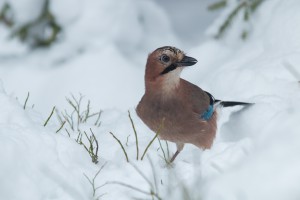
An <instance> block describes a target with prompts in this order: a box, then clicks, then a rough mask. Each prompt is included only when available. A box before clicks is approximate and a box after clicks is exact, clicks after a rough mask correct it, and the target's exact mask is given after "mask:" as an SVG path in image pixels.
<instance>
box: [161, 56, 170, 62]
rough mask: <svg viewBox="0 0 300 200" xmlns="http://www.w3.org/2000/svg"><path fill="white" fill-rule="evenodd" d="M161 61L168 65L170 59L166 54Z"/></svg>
mask: <svg viewBox="0 0 300 200" xmlns="http://www.w3.org/2000/svg"><path fill="white" fill-rule="evenodd" d="M160 60H161V61H163V62H165V63H167V62H169V61H170V57H169V56H167V55H165V54H163V55H162V56H161V57H160Z"/></svg>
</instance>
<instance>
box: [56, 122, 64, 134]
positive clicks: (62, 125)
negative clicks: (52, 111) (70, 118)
mask: <svg viewBox="0 0 300 200" xmlns="http://www.w3.org/2000/svg"><path fill="white" fill-rule="evenodd" d="M65 124H66V121H63V123H62V124H61V126H60V127H59V128H58V129H57V131H55V133H58V132H59V131H60V130H61V129H62V128H63V127H64V125H65Z"/></svg>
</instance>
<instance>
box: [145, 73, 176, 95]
mask: <svg viewBox="0 0 300 200" xmlns="http://www.w3.org/2000/svg"><path fill="white" fill-rule="evenodd" d="M179 85H180V78H179V76H174V77H168V78H162V79H160V80H156V81H154V82H147V81H146V94H148V95H150V96H156V97H157V98H161V99H168V98H172V97H174V96H176V95H177V94H178V89H179Z"/></svg>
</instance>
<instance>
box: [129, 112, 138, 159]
mask: <svg viewBox="0 0 300 200" xmlns="http://www.w3.org/2000/svg"><path fill="white" fill-rule="evenodd" d="M128 117H129V119H130V122H131V126H132V129H133V132H134V136H135V142H136V160H138V159H139V142H138V137H137V132H136V129H135V126H134V123H133V120H132V118H131V115H130V111H129V110H128Z"/></svg>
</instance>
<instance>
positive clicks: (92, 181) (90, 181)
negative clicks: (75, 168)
mask: <svg viewBox="0 0 300 200" xmlns="http://www.w3.org/2000/svg"><path fill="white" fill-rule="evenodd" d="M105 165H106V163H104V165H102V166H101V167H100V169H99V170H98V171H97V173H96V174H95V176H94V178H93V179H90V178H89V177H88V176H87V175H86V174H84V173H83V175H84V176H85V177H86V179H87V180H88V181H89V183H90V184H91V186H92V188H93V197H95V196H96V192H97V190H98V189H100V188H101V187H103V186H104V185H106V184H103V185H101V186H98V187H96V186H95V180H96V178H97V176H98V175H99V174H100V172H101V171H102V169H103V168H104V167H105ZM96 199H97V198H96Z"/></svg>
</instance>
